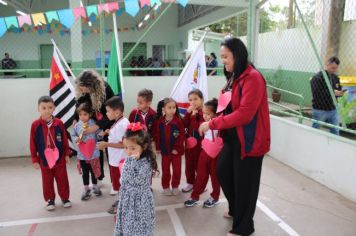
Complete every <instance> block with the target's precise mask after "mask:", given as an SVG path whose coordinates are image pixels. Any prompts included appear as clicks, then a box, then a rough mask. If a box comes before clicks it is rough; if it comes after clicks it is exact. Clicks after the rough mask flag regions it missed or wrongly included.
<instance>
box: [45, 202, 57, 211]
mask: <svg viewBox="0 0 356 236" xmlns="http://www.w3.org/2000/svg"><path fill="white" fill-rule="evenodd" d="M55 208H56V206H55V204H54V200H49V201H48V202H47V206H46V210H47V211H53V210H54V209H55Z"/></svg>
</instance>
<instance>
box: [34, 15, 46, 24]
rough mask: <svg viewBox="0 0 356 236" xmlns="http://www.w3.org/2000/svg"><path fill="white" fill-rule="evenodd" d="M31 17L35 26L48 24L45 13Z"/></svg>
mask: <svg viewBox="0 0 356 236" xmlns="http://www.w3.org/2000/svg"><path fill="white" fill-rule="evenodd" d="M31 16H32V21H33V25H34V26H37V25H45V24H47V23H46V18H45V16H44V14H43V13H36V14H32V15H31Z"/></svg>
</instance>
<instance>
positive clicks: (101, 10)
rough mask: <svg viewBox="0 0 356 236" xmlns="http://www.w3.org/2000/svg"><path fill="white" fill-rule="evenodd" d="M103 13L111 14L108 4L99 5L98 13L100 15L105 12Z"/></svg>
mask: <svg viewBox="0 0 356 236" xmlns="http://www.w3.org/2000/svg"><path fill="white" fill-rule="evenodd" d="M103 11H106V12H107V13H109V12H110V11H109V6H108V4H107V3H102V4H99V5H98V12H99V15H100V14H101V13H102V12H103Z"/></svg>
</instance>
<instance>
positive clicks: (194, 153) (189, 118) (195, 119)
mask: <svg viewBox="0 0 356 236" xmlns="http://www.w3.org/2000/svg"><path fill="white" fill-rule="evenodd" d="M188 100H189V103H190V106H189V108H188V109H187V112H186V113H185V115H184V118H183V123H184V127H185V128H186V130H187V139H186V146H185V176H186V178H187V184H186V186H184V187H183V188H182V192H184V193H187V192H190V191H191V190H192V189H193V186H194V183H195V178H196V176H197V170H198V160H199V155H200V151H201V137H200V135H199V125H200V124H201V123H203V122H204V118H203V111H202V108H203V104H204V97H203V93H202V92H201V91H200V90H199V89H194V90H192V91H190V92H189V93H188ZM189 139H190V140H189ZM192 139H193V140H194V139H195V141H194V142H195V143H196V144H195V145H194V146H193V145H191V144H190V141H191V140H192Z"/></svg>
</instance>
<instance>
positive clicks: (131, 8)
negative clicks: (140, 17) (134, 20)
mask: <svg viewBox="0 0 356 236" xmlns="http://www.w3.org/2000/svg"><path fill="white" fill-rule="evenodd" d="M125 9H126V12H127V13H128V14H129V15H131V16H133V17H134V16H136V15H137V13H138V12H139V10H140V6H139V5H138V2H137V0H125Z"/></svg>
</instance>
